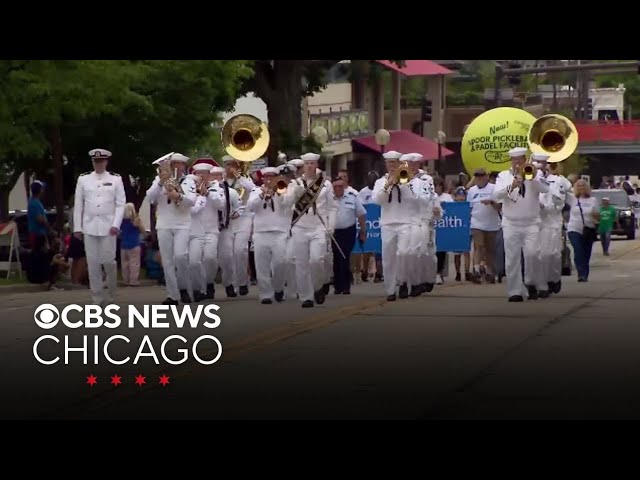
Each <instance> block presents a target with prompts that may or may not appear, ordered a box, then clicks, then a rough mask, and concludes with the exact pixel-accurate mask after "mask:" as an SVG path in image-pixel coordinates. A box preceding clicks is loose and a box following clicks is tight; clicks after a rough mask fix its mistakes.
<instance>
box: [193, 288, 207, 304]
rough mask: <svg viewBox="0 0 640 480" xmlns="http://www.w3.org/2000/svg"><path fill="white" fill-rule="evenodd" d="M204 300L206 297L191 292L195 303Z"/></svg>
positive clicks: (196, 292)
mask: <svg viewBox="0 0 640 480" xmlns="http://www.w3.org/2000/svg"><path fill="white" fill-rule="evenodd" d="M205 298H207V296H206V295H203V294H202V293H200V292H199V291H198V290H195V291H194V292H193V301H194V302H195V303H198V302H201V301H202V300H204V299H205Z"/></svg>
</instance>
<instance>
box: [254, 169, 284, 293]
mask: <svg viewBox="0 0 640 480" xmlns="http://www.w3.org/2000/svg"><path fill="white" fill-rule="evenodd" d="M260 172H261V173H262V177H263V179H264V185H262V186H261V187H256V188H254V189H253V191H252V192H251V195H250V196H249V202H248V203H247V208H248V209H249V210H250V211H251V212H253V214H254V216H253V244H254V249H255V259H256V277H257V280H258V292H259V293H258V297H259V300H260V303H263V304H267V305H268V304H271V303H272V299H275V301H276V302H282V300H283V299H284V282H285V272H286V262H285V260H286V259H285V251H286V250H285V249H286V244H287V237H288V236H289V228H290V227H291V206H290V205H287V204H286V203H285V201H284V194H282V193H278V192H277V188H276V185H275V179H276V177H277V175H278V172H279V170H278V169H277V168H275V167H266V168H263V169H262V170H261V171H260Z"/></svg>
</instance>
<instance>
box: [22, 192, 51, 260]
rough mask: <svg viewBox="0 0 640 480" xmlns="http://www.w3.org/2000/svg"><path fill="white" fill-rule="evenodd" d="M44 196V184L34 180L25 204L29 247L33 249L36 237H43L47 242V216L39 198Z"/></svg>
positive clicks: (36, 240) (36, 242) (48, 228)
mask: <svg viewBox="0 0 640 480" xmlns="http://www.w3.org/2000/svg"><path fill="white" fill-rule="evenodd" d="M43 195H44V184H43V183H42V182H41V181H39V180H36V181H35V182H33V183H32V184H31V198H29V202H28V204H27V224H28V227H29V247H30V248H35V246H36V244H38V237H43V239H44V241H45V243H46V242H47V235H48V234H49V230H50V227H49V222H48V220H47V214H46V212H45V210H44V205H42V201H41V198H42V196H43Z"/></svg>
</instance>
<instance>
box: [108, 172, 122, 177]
mask: <svg viewBox="0 0 640 480" xmlns="http://www.w3.org/2000/svg"><path fill="white" fill-rule="evenodd" d="M109 175H113V176H114V177H119V176H120V174H119V173H114V172H109Z"/></svg>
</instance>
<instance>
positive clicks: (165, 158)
mask: <svg viewBox="0 0 640 480" xmlns="http://www.w3.org/2000/svg"><path fill="white" fill-rule="evenodd" d="M173 155H175V153H174V152H171V153H167V154H166V155H163V156H161V157H160V158H159V159H157V160H155V161H154V162H153V164H152V165H158V164H159V163H162V162H166V161H167V160H169V159H170V158H171V157H172V156H173Z"/></svg>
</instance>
